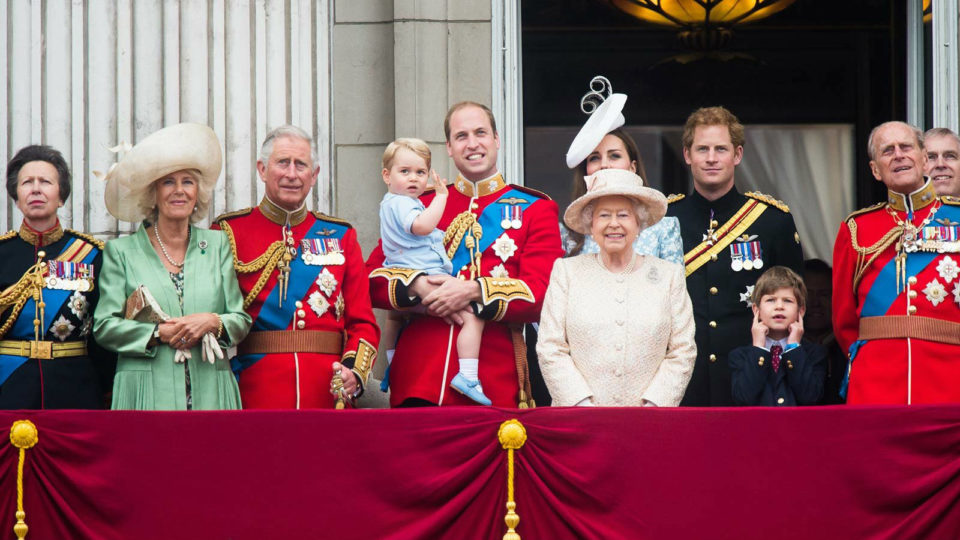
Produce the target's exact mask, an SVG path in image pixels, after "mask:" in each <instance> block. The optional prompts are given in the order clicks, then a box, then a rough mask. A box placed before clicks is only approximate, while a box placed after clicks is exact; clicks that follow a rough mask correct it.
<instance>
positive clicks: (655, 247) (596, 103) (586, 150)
mask: <svg viewBox="0 0 960 540" xmlns="http://www.w3.org/2000/svg"><path fill="white" fill-rule="evenodd" d="M612 91H613V89H612V87H611V86H610V81H608V80H607V79H606V78H605V77H603V76H597V77H594V78H593V80H591V81H590V92H587V94H586V95H584V96H583V98H582V99H581V100H580V109H581V110H582V111H583V112H585V113H588V114H590V117H589V118H587V121H586V123H585V124H584V125H583V127H582V128H581V129H580V132H579V133H577V136H576V138H574V140H573V142H572V143H570V148H569V149H568V150H567V167H569V168H571V169H573V190H572V191H573V197H572V198H573V199H577V198H578V197H580V196H581V195H583V194H584V193H586V186H585V184H584V182H583V178H584V177H585V176H588V175H591V174H594V173H596V172H597V171H599V170H601V169H626V170H628V171H631V172H634V173H637V174H639V175H640V177H641V178H642V179H646V178H647V175H646V171H645V170H644V168H643V161H642V160H641V159H640V151H639V150H638V149H637V143H636V142H634V140H633V138H632V137H630V135H629V134H628V133H627V132H626V131H624V129H623V124H624V122H625V120H624V118H623V106H624V104H625V103H626V102H627V96H626V95H625V94H614V93H612ZM641 181H644V180H641ZM645 185H646V183H645ZM560 235H561V237H562V238H563V248H564V251H566V252H567V255H571V256H572V255H579V254H580V253H596V252H597V249H598V248H597V243H596V242H594V240H593V238H591V237H590V235H589V233H588V234H582V233H579V232H577V231H571V230H569V229H566V228H564V227H563V226H562V225H561V226H560ZM633 249H634V251H636V252H637V253H639V254H641V255H653V256H655V257H659V258H661V259H664V260H667V261H670V262H673V263H677V264H681V265H682V264H683V241H682V240H681V239H680V222H679V221H678V220H677V218H675V217H667V218H663V219H662V220H660V221H658V222H656V223H652V224H650V226H649V227H647V228H645V229H644V230H643V231H642V232H641V233H640V234H639V235H638V236H637V239H636V241H635V242H634V245H633Z"/></svg>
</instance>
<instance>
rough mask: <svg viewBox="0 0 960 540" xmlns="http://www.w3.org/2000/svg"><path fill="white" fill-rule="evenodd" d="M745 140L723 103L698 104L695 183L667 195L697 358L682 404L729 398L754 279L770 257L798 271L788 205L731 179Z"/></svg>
mask: <svg viewBox="0 0 960 540" xmlns="http://www.w3.org/2000/svg"><path fill="white" fill-rule="evenodd" d="M743 142H744V134H743V125H741V124H740V122H739V121H738V120H737V117H736V116H734V115H733V113H731V112H730V111H728V110H726V109H724V108H723V107H706V108H701V109H698V110H697V111H695V112H694V113H693V114H691V115H690V117H689V118H687V123H686V125H685V126H684V129H683V157H684V159H685V160H686V162H687V164H688V165H690V170H691V172H692V173H693V186H694V190H693V193H691V194H690V195H688V196H683V195H671V196H670V197H669V198H668V201H669V202H670V205H669V208H668V209H667V215H668V216H675V217H677V218H678V219H679V220H680V234H681V236H682V237H683V251H684V258H683V259H684V260H683V262H684V266H685V267H686V272H687V291H688V292H689V293H690V299H691V300H692V301H693V314H694V320H695V321H696V325H697V331H696V342H697V361H696V364H695V366H694V369H693V377H692V378H691V379H690V384H689V385H688V386H687V393H686V395H685V396H684V398H683V401H682V402H681V403H680V404H681V405H688V406H695V407H707V406H732V405H733V399H732V397H731V388H730V366H729V364H728V363H727V353H728V352H730V350H732V349H733V348H735V347H738V346H740V345H744V344H747V343H749V342H750V324H751V320H752V316H753V312H752V311H751V309H750V296H751V294H752V292H753V285H754V283H756V281H757V278H758V277H760V274H762V273H763V271H764V269H766V268H769V267H771V266H774V265H782V266H786V267H789V268H790V269H792V270H794V271H795V272H797V273H802V272H803V252H802V250H801V249H800V237H799V235H797V230H796V227H795V226H794V223H793V217H792V216H791V215H790V213H789V209H788V208H787V205H785V204H783V203H782V202H780V201H778V200H776V199H774V198H772V197H770V196H767V195H763V194H761V193H750V192H748V193H746V194H741V193H740V192H739V191H737V189H736V187H735V186H734V181H733V173H734V169H735V168H736V166H737V165H738V164H740V160H741V159H743Z"/></svg>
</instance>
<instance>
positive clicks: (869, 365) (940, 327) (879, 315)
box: [833, 122, 960, 404]
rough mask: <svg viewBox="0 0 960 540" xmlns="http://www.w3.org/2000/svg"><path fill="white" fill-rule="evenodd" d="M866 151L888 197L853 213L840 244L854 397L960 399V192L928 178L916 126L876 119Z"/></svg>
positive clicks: (838, 327)
mask: <svg viewBox="0 0 960 540" xmlns="http://www.w3.org/2000/svg"><path fill="white" fill-rule="evenodd" d="M868 152H869V154H870V168H871V170H872V171H873V176H874V177H875V178H876V179H877V180H880V181H881V182H883V183H884V184H885V185H886V186H887V200H886V202H883V203H880V204H876V205H874V206H871V207H869V208H864V209H862V210H858V211H856V212H854V213H853V214H851V215H850V217H848V218H847V219H846V221H845V222H844V223H843V224H842V225H841V226H840V232H839V234H838V235H837V242H836V244H835V245H834V251H833V264H834V267H833V324H834V332H835V334H836V337H837V341H838V342H839V344H840V346H841V347H842V348H843V350H845V351H849V353H850V368H849V375H848V376H849V386H848V396H847V403H854V404H860V403H907V404H910V403H942V402H955V401H960V384H956V379H957V376H958V375H960V364H958V363H957V358H960V279H958V277H960V266H958V263H960V199H957V198H954V197H948V196H937V194H936V191H935V190H934V188H933V185H932V183H931V182H930V180H929V179H927V178H924V176H923V171H924V164H925V161H926V154H925V152H924V148H923V135H922V133H921V132H920V130H918V129H916V128H914V127H913V126H910V125H909V124H905V123H903V122H887V123H885V124H881V125H880V126H878V127H876V128H874V130H873V132H871V134H870V139H869V142H868Z"/></svg>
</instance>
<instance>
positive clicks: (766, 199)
mask: <svg viewBox="0 0 960 540" xmlns="http://www.w3.org/2000/svg"><path fill="white" fill-rule="evenodd" d="M744 195H746V196H747V197H750V198H751V199H756V200H758V201H760V202H763V203H767V204H769V205H770V206H773V207H775V208H779V209H780V210H782V211H784V212H786V213H788V214H789V213H790V207H789V206H787V204H786V203H785V202H783V201H781V200H779V199H774V198H773V197H771V196H769V195H766V194H764V193H760V192H759V191H748V192H746V193H744Z"/></svg>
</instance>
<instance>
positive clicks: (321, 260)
mask: <svg viewBox="0 0 960 540" xmlns="http://www.w3.org/2000/svg"><path fill="white" fill-rule="evenodd" d="M301 248H302V249H303V255H302V257H301V258H302V259H303V262H304V263H306V264H309V265H312V266H339V265H341V264H344V263H345V262H347V259H346V258H345V257H344V256H343V250H342V249H341V248H340V239H339V238H305V239H303V241H301Z"/></svg>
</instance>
